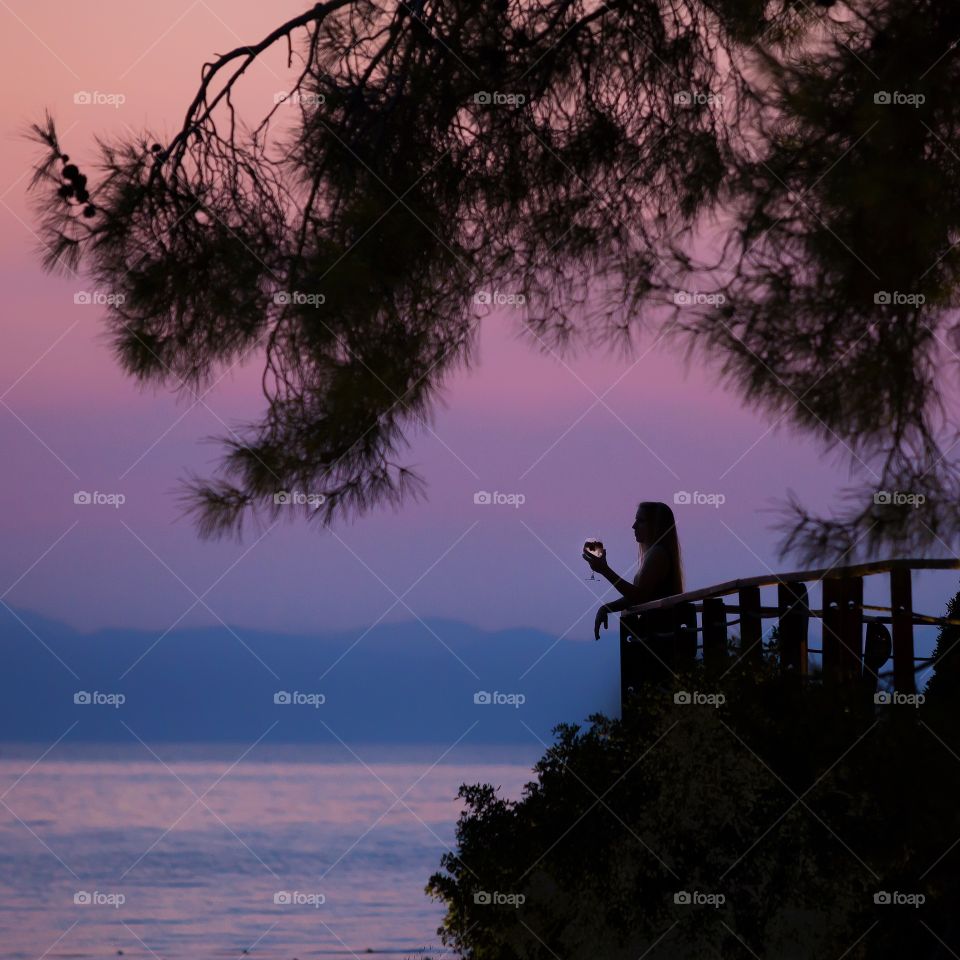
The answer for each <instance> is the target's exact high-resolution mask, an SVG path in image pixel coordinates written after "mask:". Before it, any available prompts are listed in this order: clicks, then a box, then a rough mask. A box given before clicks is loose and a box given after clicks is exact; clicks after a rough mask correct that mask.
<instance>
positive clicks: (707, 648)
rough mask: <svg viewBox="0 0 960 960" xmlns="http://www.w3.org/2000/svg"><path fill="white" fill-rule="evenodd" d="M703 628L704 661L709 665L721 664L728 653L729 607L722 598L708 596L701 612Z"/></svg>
mask: <svg viewBox="0 0 960 960" xmlns="http://www.w3.org/2000/svg"><path fill="white" fill-rule="evenodd" d="M700 623H701V626H702V628H703V662H704V664H705V665H706V666H707V667H710V668H712V667H713V666H715V665H717V664H720V663H722V662H723V661H724V659H725V658H726V654H727V608H726V604H724V602H723V600H722V598H720V597H707V598H706V599H705V600H704V601H703V607H702V609H701V612H700Z"/></svg>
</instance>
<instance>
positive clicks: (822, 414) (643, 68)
mask: <svg viewBox="0 0 960 960" xmlns="http://www.w3.org/2000/svg"><path fill="white" fill-rule="evenodd" d="M957 36H960V10H958V9H956V8H955V7H954V6H953V5H952V4H950V3H947V2H945V0H943V2H926V3H912V2H907V0H882V2H870V3H867V2H857V0H852V2H850V3H836V4H831V3H828V2H820V3H818V4H816V5H813V6H811V5H809V4H807V3H804V2H797V3H794V2H786V3H767V2H755V0H721V2H713V3H707V2H699V0H686V2H677V3H675V2H666V0H649V2H644V3H628V2H616V0H614V2H609V3H601V2H573V0H553V2H541V3H528V2H496V3H489V4H474V3H460V2H454V0H447V2H443V0H437V2H430V0H419V2H415V3H402V2H401V3H398V4H395V5H392V4H391V5H388V6H386V7H381V6H377V5H374V4H371V3H368V2H363V0H331V2H328V3H319V4H316V5H315V6H313V7H311V8H309V9H307V10H305V12H304V13H303V14H301V15H300V16H298V17H296V18H293V19H291V20H289V21H287V22H286V23H284V24H281V25H280V26H278V27H277V29H276V30H274V31H273V32H272V33H271V34H270V35H268V36H267V37H265V38H264V39H263V40H261V41H260V42H259V43H256V44H254V45H252V46H244V47H239V48H237V49H235V50H232V51H230V52H229V53H226V54H224V55H222V56H220V57H218V58H217V59H215V60H213V61H211V62H210V63H207V64H205V65H204V67H203V70H202V72H201V82H200V87H199V89H198V92H197V95H196V97H195V99H194V100H193V102H192V103H191V104H190V105H189V108H188V110H187V113H186V116H185V118H184V122H183V125H182V128H181V129H180V131H179V132H178V133H177V134H176V136H174V137H173V139H172V140H170V142H168V143H161V142H158V140H159V138H158V137H156V136H155V135H151V134H150V133H149V132H145V133H144V134H143V135H141V136H140V137H138V138H131V139H126V140H120V141H117V142H101V143H100V144H99V147H100V162H99V168H98V170H97V172H96V174H93V173H91V172H90V171H87V172H86V173H84V172H81V171H80V170H79V169H78V168H77V166H75V165H73V164H71V163H70V162H69V160H68V158H65V157H64V154H63V150H62V149H61V144H60V141H59V139H58V135H57V130H56V126H55V123H54V121H53V120H52V119H51V118H50V117H49V116H48V117H47V118H46V121H45V122H44V123H43V124H40V125H37V126H35V127H34V128H33V135H34V136H35V138H36V139H37V140H39V141H40V142H41V143H42V144H43V145H44V147H45V150H46V152H45V156H44V158H43V160H42V162H41V163H40V164H38V166H37V169H36V172H35V176H34V180H33V184H32V186H33V188H34V189H42V191H43V193H42V195H41V196H42V203H43V206H42V229H41V236H42V239H43V242H44V245H45V261H44V262H45V264H46V266H47V267H48V268H51V269H55V268H65V269H70V270H75V269H77V268H79V267H80V266H81V264H82V265H83V267H84V268H85V269H86V270H87V271H89V272H90V273H91V274H92V276H93V277H95V278H96V280H97V281H98V282H99V283H100V284H101V285H102V286H103V287H105V288H107V289H109V290H110V291H111V292H112V293H114V294H122V297H121V296H118V297H116V298H115V299H116V301H117V302H116V303H115V304H113V305H112V306H110V307H109V316H108V323H109V328H110V332H111V335H112V341H113V345H114V349H115V351H116V354H117V357H118V359H119V360H120V363H121V364H122V366H123V368H124V369H125V370H127V371H128V372H129V373H131V374H132V375H133V376H134V377H136V378H138V379H140V380H142V381H146V382H157V383H164V384H169V385H172V386H175V387H177V388H184V389H188V390H191V391H192V390H198V389H200V388H202V387H204V386H207V385H209V384H212V383H213V382H215V381H216V380H217V378H218V377H220V376H222V375H223V372H224V371H225V370H227V369H229V367H230V366H231V365H233V364H236V363H238V362H239V361H240V360H241V358H246V357H248V356H251V355H253V356H256V357H258V358H262V363H263V379H262V384H263V393H264V397H265V401H266V410H265V413H264V416H263V419H262V420H261V421H260V422H258V423H255V424H252V425H249V426H248V427H247V428H246V429H245V430H244V431H242V432H241V433H240V434H231V435H230V436H228V437H226V438H225V439H224V444H225V448H226V452H225V456H224V459H223V462H222V465H221V471H220V472H219V473H218V474H217V475H216V476H215V477H213V478H212V479H209V480H203V479H200V478H195V479H193V480H192V481H191V482H190V483H189V485H188V492H187V495H188V499H189V503H190V505H191V507H192V508H193V509H194V510H195V511H196V512H197V516H198V520H199V524H200V530H201V532H203V533H204V534H221V533H224V532H228V531H239V529H240V527H241V525H242V523H243V519H244V517H245V516H246V515H247V514H248V513H249V512H250V511H251V510H253V511H263V512H265V513H266V514H267V515H274V516H275V515H277V513H278V511H279V509H280V506H279V505H278V503H277V500H276V497H277V494H278V492H280V491H309V492H314V493H322V494H323V495H324V500H323V503H322V505H321V506H320V507H319V508H318V509H315V510H313V509H310V508H309V507H308V508H307V509H308V511H309V514H310V515H311V516H313V517H316V518H318V519H319V521H320V522H321V523H324V524H328V523H331V522H334V521H335V519H336V518H338V517H339V516H341V515H345V514H348V513H350V512H353V511H357V512H362V511H364V510H366V509H368V508H370V507H371V506H374V505H377V504H380V503H383V502H391V503H394V504H399V503H401V502H402V501H403V499H404V498H405V497H407V496H417V495H420V494H421V493H422V491H423V481H422V479H421V478H420V477H419V476H417V475H416V474H415V473H414V472H412V471H411V470H410V469H408V468H406V467H404V466H403V465H401V464H400V463H399V462H398V460H397V454H398V451H399V450H400V448H401V447H402V446H403V445H404V443H405V436H406V432H407V431H408V430H409V429H410V427H412V426H413V425H415V424H417V423H420V422H424V421H426V420H428V418H429V416H430V414H431V411H432V409H433V408H434V406H435V404H436V401H437V399H438V392H439V390H440V389H441V387H442V384H443V382H444V380H445V378H446V377H447V376H448V375H449V374H450V373H451V372H452V371H454V370H455V369H456V368H457V367H458V366H459V365H461V364H469V363H471V362H472V360H473V346H474V343H475V334H476V328H477V317H478V310H477V301H478V300H479V301H481V306H482V301H483V300H484V299H487V300H489V297H487V298H484V297H482V296H481V297H477V294H478V292H483V291H490V290H494V289H497V290H510V291H513V292H515V293H517V294H522V295H523V296H524V297H525V298H526V304H527V306H526V308H525V310H524V311H523V314H522V319H521V321H520V324H521V328H522V329H523V331H524V332H525V333H526V334H527V335H528V336H529V339H530V341H531V343H532V344H534V345H535V346H537V347H539V348H540V349H544V350H552V351H571V350H575V349H577V348H583V347H588V348H595V347H598V346H604V347H610V346H612V347H615V348H618V349H621V350H624V351H627V352H628V353H629V351H630V350H632V349H633V347H634V346H635V345H636V342H637V339H638V337H639V335H640V334H641V333H647V332H648V330H653V331H656V332H662V333H667V334H669V335H671V336H675V337H677V338H679V339H680V341H681V342H682V343H683V344H684V345H686V346H687V347H688V348H689V349H692V350H695V351H698V352H701V353H702V355H703V356H704V357H706V358H707V360H708V362H709V363H711V364H715V365H716V368H717V369H718V371H719V372H720V374H721V375H722V376H723V377H724V378H725V379H726V380H727V381H729V382H730V383H731V384H733V385H735V386H736V388H737V389H738V390H739V391H740V392H741V394H742V395H743V396H744V397H745V398H746V399H747V400H749V401H750V402H751V403H753V404H756V405H758V406H760V407H762V408H763V409H765V410H766V411H768V412H769V414H770V416H771V417H773V418H775V419H776V420H778V421H779V420H781V419H782V420H783V421H784V422H785V423H788V424H791V425H793V426H795V427H798V428H800V429H803V430H807V431H811V432H812V433H813V434H815V435H816V436H818V437H819V438H820V439H821V440H822V441H824V443H825V444H826V445H827V446H833V447H837V448H839V449H841V450H844V451H846V452H847V453H848V454H849V456H850V457H851V459H852V462H853V463H854V464H855V465H857V466H858V467H859V468H860V469H861V471H863V470H865V471H867V472H868V473H872V478H870V480H869V483H868V484H867V486H865V487H864V488H862V489H860V488H857V489H853V490H848V491H846V493H845V494H844V496H845V497H846V498H847V500H848V504H847V509H845V511H844V512H842V513H840V514H839V515H837V516H834V517H827V518H823V517H816V516H812V515H810V514H808V513H807V512H806V511H805V510H804V508H803V506H802V505H801V504H800V503H798V502H797V501H795V500H793V501H791V506H790V508H789V510H790V512H789V514H788V518H787V521H786V523H787V526H786V532H787V537H786V539H785V541H784V546H785V548H786V549H789V550H792V551H793V552H795V553H798V554H800V555H803V556H805V557H807V558H808V559H813V558H818V559H819V558H822V557H824V556H827V555H831V556H840V555H846V556H848V557H849V556H850V554H852V553H856V552H857V551H864V550H866V551H870V550H873V549H875V548H876V547H877V546H879V545H881V544H891V545H897V546H911V547H923V546H927V545H930V544H935V543H936V542H938V541H940V542H941V543H942V542H944V541H951V542H952V540H953V538H954V536H955V534H956V533H957V532H958V531H960V512H958V506H957V504H958V493H960V485H958V477H957V473H956V469H955V465H954V462H953V460H951V459H950V457H949V454H950V450H951V446H950V444H951V443H952V442H953V439H954V437H955V426H954V424H953V423H952V421H951V420H950V418H949V417H947V416H946V415H945V414H944V412H943V410H942V407H941V398H942V391H943V388H944V379H945V368H946V365H947V364H946V359H947V358H949V357H951V356H952V355H953V349H954V347H955V346H956V341H957V337H956V330H955V327H954V325H953V321H952V315H951V309H952V307H953V302H954V297H955V292H954V291H955V287H956V277H957V269H958V257H957V253H956V251H955V247H954V244H955V241H956V239H957V238H958V236H960V235H958V232H957V231H958V224H957V221H958V219H960V207H958V203H957V199H958V191H960V172H958V163H960V157H958V156H957V154H956V153H955V152H954V149H953V146H952V144H953V143H954V141H955V139H956V138H955V133H956V130H957V126H958V121H960V102H958V101H957V98H956V96H955V94H954V86H955V84H954V80H955V79H956V73H957V63H956V57H955V54H954V50H953V47H952V46H949V45H950V44H951V41H952V38H955V37H957ZM277 45H281V46H282V47H284V48H285V49H286V52H287V58H288V65H289V67H290V69H291V77H292V81H291V84H290V87H289V89H288V90H286V91H284V94H283V95H278V96H277V97H274V98H272V99H271V102H270V103H267V104H264V105H263V109H262V111H260V113H259V114H257V115H256V116H245V115H244V116H241V114H240V112H239V111H238V109H237V108H236V106H235V103H234V99H235V97H236V95H237V92H238V88H239V86H240V84H241V83H242V81H243V79H244V75H245V73H246V71H247V70H248V69H249V67H250V66H251V64H252V63H254V62H255V61H256V59H257V58H258V57H260V56H261V55H263V54H264V53H265V52H266V51H268V50H270V49H271V48H273V47H275V46H277ZM87 177H89V181H88V180H87V179H86V178H87ZM951 431H952V433H951ZM947 434H950V435H947ZM878 491H906V492H910V493H913V494H923V495H924V497H925V502H924V503H923V504H922V505H920V506H919V507H915V508H911V509H907V508H904V507H903V506H902V504H900V503H894V502H893V501H892V499H891V501H890V502H885V501H884V499H883V498H882V497H880V498H877V497H875V496H874V494H875V493H876V492H878Z"/></svg>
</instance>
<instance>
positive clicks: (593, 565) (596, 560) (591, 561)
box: [583, 547, 610, 573]
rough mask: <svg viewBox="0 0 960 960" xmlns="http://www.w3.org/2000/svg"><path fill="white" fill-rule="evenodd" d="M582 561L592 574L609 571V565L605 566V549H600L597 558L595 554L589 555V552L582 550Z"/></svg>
mask: <svg viewBox="0 0 960 960" xmlns="http://www.w3.org/2000/svg"><path fill="white" fill-rule="evenodd" d="M583 559H584V560H586V561H587V565H588V566H589V567H590V569H591V570H592V571H593V572H594V573H603V571H604V570H609V569H610V567H609V565H608V564H607V548H606V547H601V549H600V556H599V557H598V556H597V555H596V554H595V553H591V552H590V551H589V550H584V551H583Z"/></svg>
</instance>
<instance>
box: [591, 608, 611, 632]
mask: <svg viewBox="0 0 960 960" xmlns="http://www.w3.org/2000/svg"><path fill="white" fill-rule="evenodd" d="M609 612H610V611H609V610H607V605H606V604H604V605H603V606H602V607H601V608H600V609H599V610H598V611H597V618H596V620H594V621H593V639H594V640H599V639H600V624H601V623H602V624H603V629H604V630H608V629H609V624H608V623H607V614H608V613H609Z"/></svg>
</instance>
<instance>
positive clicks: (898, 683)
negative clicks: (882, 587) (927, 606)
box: [890, 567, 917, 694]
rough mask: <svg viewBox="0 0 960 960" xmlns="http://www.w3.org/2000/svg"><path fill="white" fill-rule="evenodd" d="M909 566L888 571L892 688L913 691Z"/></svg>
mask: <svg viewBox="0 0 960 960" xmlns="http://www.w3.org/2000/svg"><path fill="white" fill-rule="evenodd" d="M910 572H911V571H910V568H909V567H900V568H896V569H894V570H891V571H890V606H891V607H892V608H893V617H892V619H893V631H892V632H893V688H894V690H896V691H897V693H911V694H912V693H916V692H917V688H916V680H915V678H914V672H913V670H914V662H913V588H912V583H911V577H910Z"/></svg>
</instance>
